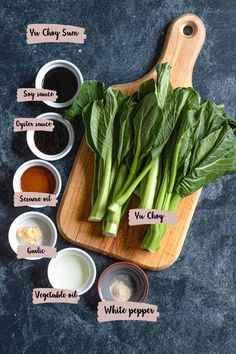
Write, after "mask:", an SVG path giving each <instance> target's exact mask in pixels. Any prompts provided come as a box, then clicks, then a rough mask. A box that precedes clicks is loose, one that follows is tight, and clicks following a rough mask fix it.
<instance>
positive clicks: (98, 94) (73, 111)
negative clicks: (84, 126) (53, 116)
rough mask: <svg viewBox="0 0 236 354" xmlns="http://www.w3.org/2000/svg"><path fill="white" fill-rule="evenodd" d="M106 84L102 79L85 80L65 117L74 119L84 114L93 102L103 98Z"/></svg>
mask: <svg viewBox="0 0 236 354" xmlns="http://www.w3.org/2000/svg"><path fill="white" fill-rule="evenodd" d="M104 90H105V85H104V83H102V82H100V81H95V80H88V81H85V82H84V83H83V84H82V86H81V88H80V90H79V93H78V95H77V97H76V99H75V101H74V102H73V104H72V106H71V107H70V108H69V109H66V110H65V113H64V118H65V119H68V120H73V119H74V118H75V117H77V116H79V115H81V114H82V111H83V109H84V108H85V107H86V106H87V105H88V104H89V103H91V102H93V101H96V100H99V99H102V98H103V96H104Z"/></svg>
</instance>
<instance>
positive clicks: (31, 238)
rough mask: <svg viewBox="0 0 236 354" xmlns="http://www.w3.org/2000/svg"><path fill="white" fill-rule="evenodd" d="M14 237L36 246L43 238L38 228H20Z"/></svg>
mask: <svg viewBox="0 0 236 354" xmlns="http://www.w3.org/2000/svg"><path fill="white" fill-rule="evenodd" d="M16 235H17V236H18V237H19V238H22V239H23V241H24V242H25V243H29V244H31V245H36V244H37V243H38V242H39V241H40V240H42V237H43V234H42V230H41V229H40V228H39V227H38V226H29V227H21V228H20V229H18V230H17V232H16Z"/></svg>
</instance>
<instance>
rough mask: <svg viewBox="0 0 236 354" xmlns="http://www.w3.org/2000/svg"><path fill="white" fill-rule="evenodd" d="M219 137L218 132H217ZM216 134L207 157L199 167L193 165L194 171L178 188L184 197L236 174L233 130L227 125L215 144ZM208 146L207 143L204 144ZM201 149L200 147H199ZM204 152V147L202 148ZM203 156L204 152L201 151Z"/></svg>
mask: <svg viewBox="0 0 236 354" xmlns="http://www.w3.org/2000/svg"><path fill="white" fill-rule="evenodd" d="M215 134H216V135H217V134H218V132H215ZM213 136H214V134H213V135H211V140H212V141H211V144H213V143H214V146H213V148H212V149H210V151H209V153H208V155H207V156H205V157H204V158H203V159H202V160H201V161H200V162H199V163H198V164H197V165H196V164H193V168H192V170H191V171H190V172H189V173H188V175H187V176H186V177H184V178H183V179H182V181H181V182H180V183H179V185H178V186H177V189H176V192H177V193H178V194H179V195H181V196H182V197H184V196H187V195H189V194H191V193H193V192H195V191H196V190H198V189H200V188H201V187H203V186H204V185H206V184H207V183H210V182H212V181H213V180H214V179H216V178H218V177H220V176H223V175H225V174H228V173H233V172H236V138H235V134H234V132H233V129H232V128H230V127H229V125H227V124H225V125H224V126H223V127H222V129H221V132H220V134H219V136H218V139H217V140H216V142H215V137H216V136H214V138H213ZM203 144H204V145H206V141H205V140H204V142H203ZM199 149H200V147H199ZM201 150H204V147H201ZM201 154H202V155H203V151H201Z"/></svg>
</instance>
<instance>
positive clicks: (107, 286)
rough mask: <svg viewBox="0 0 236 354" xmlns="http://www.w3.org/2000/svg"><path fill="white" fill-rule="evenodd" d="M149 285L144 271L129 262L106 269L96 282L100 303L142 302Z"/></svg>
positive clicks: (118, 263) (115, 264)
mask: <svg viewBox="0 0 236 354" xmlns="http://www.w3.org/2000/svg"><path fill="white" fill-rule="evenodd" d="M148 289H149V283H148V279H147V276H146V274H145V273H144V271H143V270H142V269H141V268H140V267H138V266H137V265H135V264H133V263H131V262H117V263H114V264H112V265H110V266H109V267H107V268H106V269H105V270H104V271H103V272H102V274H101V275H100V277H99V280H98V294H99V297H100V299H101V300H102V301H118V302H126V301H134V302H143V301H144V300H145V299H146V297H147V294H148Z"/></svg>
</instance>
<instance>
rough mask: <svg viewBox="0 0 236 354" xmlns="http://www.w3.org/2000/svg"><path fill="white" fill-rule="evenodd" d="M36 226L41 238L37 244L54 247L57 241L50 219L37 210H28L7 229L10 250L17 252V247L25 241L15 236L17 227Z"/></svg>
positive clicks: (55, 231) (54, 228)
mask: <svg viewBox="0 0 236 354" xmlns="http://www.w3.org/2000/svg"><path fill="white" fill-rule="evenodd" d="M27 226H28V227H29V226H38V227H39V228H40V229H41V230H42V234H43V237H42V240H41V241H40V242H39V243H38V245H39V246H52V247H54V246H55V245H56V242H57V229H56V226H55V225H54V223H53V222H52V220H51V219H50V218H49V217H48V216H46V215H44V214H42V213H39V212H37V211H29V212H27V213H23V214H21V215H19V216H18V217H17V218H16V219H15V220H14V221H13V222H12V224H11V226H10V228H9V231H8V241H9V244H10V246H11V248H12V250H13V251H14V252H15V253H17V247H18V246H20V245H25V242H24V241H23V240H22V239H21V238H19V237H17V236H16V232H17V229H19V228H21V227H27ZM41 258H42V257H37V258H33V257H29V258H25V259H29V260H36V259H41Z"/></svg>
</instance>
